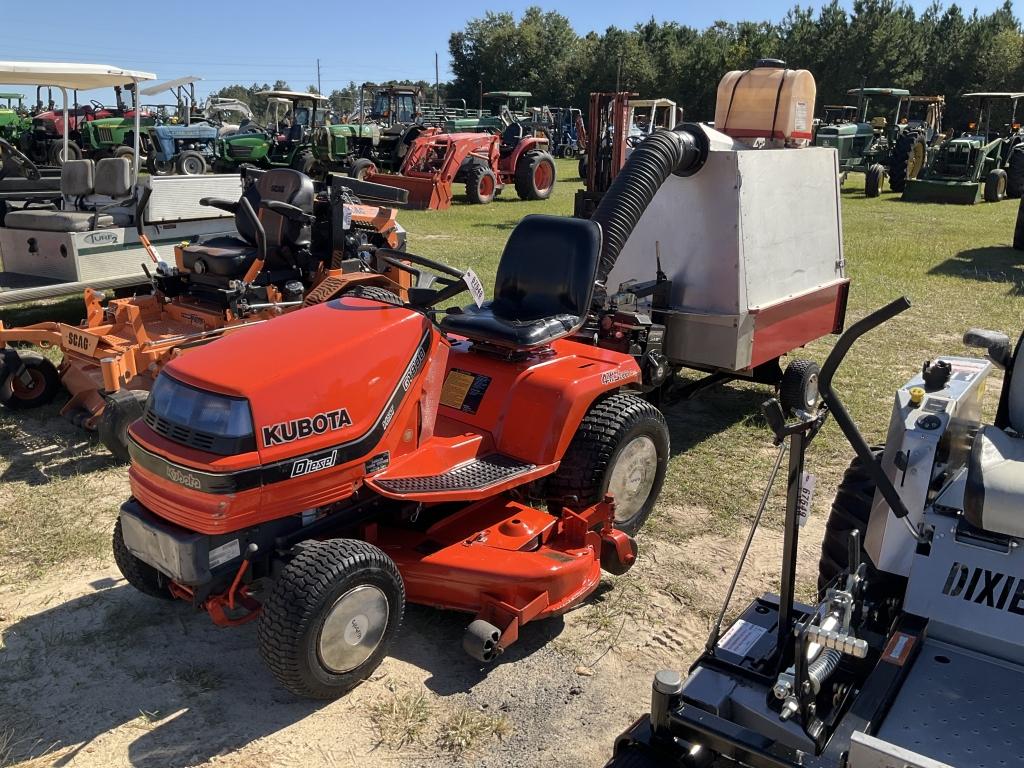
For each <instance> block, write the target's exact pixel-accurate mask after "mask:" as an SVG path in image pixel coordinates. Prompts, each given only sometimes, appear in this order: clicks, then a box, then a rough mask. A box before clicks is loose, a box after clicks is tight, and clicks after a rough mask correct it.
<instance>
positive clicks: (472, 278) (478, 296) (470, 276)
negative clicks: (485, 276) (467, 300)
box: [462, 269, 485, 307]
mask: <svg viewBox="0 0 1024 768" xmlns="http://www.w3.org/2000/svg"><path fill="white" fill-rule="evenodd" d="M462 279H463V281H465V283H466V286H467V287H468V288H469V294H470V296H472V297H473V301H474V302H475V303H476V305H477V306H478V307H482V306H483V305H484V298H485V294H484V284H483V283H481V282H480V278H479V277H477V276H476V272H474V271H473V270H472V269H467V270H466V273H465V274H464V275H463V276H462Z"/></svg>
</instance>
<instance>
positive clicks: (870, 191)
mask: <svg viewBox="0 0 1024 768" xmlns="http://www.w3.org/2000/svg"><path fill="white" fill-rule="evenodd" d="M883 179H885V167H884V166H883V165H881V164H880V163H874V164H873V165H871V166H870V167H869V168H868V172H867V173H866V174H865V175H864V196H865V197H878V195H879V194H881V192H882V180H883Z"/></svg>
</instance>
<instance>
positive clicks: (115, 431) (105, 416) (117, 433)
mask: <svg viewBox="0 0 1024 768" xmlns="http://www.w3.org/2000/svg"><path fill="white" fill-rule="evenodd" d="M148 399H149V392H147V391H146V390H139V389H119V390H118V391H117V392H114V393H113V394H111V395H108V396H107V397H106V399H105V404H104V406H103V413H102V414H100V420H99V423H98V424H97V425H96V431H97V432H98V433H99V437H100V442H101V443H103V445H104V446H105V447H106V449H107V450H108V451H110V453H111V454H113V456H114V458H115V459H117V460H118V461H120V462H122V463H124V464H127V463H128V461H129V460H130V459H131V456H129V454H128V427H130V426H131V425H132V424H134V423H135V422H136V421H138V420H139V419H141V418H142V412H143V411H144V410H145V408H146V400H148Z"/></svg>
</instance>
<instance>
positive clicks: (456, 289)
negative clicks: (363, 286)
mask: <svg viewBox="0 0 1024 768" xmlns="http://www.w3.org/2000/svg"><path fill="white" fill-rule="evenodd" d="M376 254H377V256H379V257H380V258H381V259H382V260H383V261H384V262H385V263H387V264H389V265H391V266H392V267H394V268H395V269H400V270H402V271H403V272H408V273H409V274H411V275H415V276H416V277H417V282H419V280H418V278H419V277H420V274H421V272H420V270H418V269H413V268H412V267H410V266H409V265H408V264H405V263H403V262H406V261H411V262H412V263H413V264H419V265H420V266H422V267H426V268H427V269H429V270H432V271H434V272H440V273H441V274H442V275H447V276H448V277H441V278H439V279H438V283H440V284H441V286H442V287H441V288H440V289H439V290H436V291H430V289H427V288H424V289H423V292H424V294H425V295H423V296H422V297H419V296H417V298H416V299H415V300H413V299H412V297H410V301H409V303H410V304H411V305H413V306H416V307H425V308H426V307H436V306H437V305H438V304H440V303H441V302H443V301H448V300H449V299H451V298H454V297H455V296H458V295H459V294H460V293H462V292H463V291H467V290H469V286H468V285H467V284H466V281H465V279H464V278H465V273H464V272H460V271H459V270H457V269H455V268H454V267H449V266H448V265H447V264H442V263H441V262H439V261H434V260H433V259H428V258H427V257H426V256H417V255H416V254H415V253H407V252H405V251H396V250H394V249H393V248H378V249H377V251H376Z"/></svg>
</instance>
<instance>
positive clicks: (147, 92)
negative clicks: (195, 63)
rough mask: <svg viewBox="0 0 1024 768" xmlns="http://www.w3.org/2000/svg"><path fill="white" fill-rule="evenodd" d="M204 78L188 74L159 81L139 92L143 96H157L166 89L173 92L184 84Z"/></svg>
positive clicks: (190, 83)
mask: <svg viewBox="0 0 1024 768" xmlns="http://www.w3.org/2000/svg"><path fill="white" fill-rule="evenodd" d="M202 79H203V78H201V77H196V76H195V75H188V76H187V77H179V78H178V79H177V80H168V81H167V82H166V83H157V84H156V85H151V86H149V87H148V88H141V89H139V93H141V94H142V95H143V96H156V94H158V93H163V92H164V91H171V92H172V93H173V92H175V91H176V90H177V89H178V88H180V87H181V86H183V85H192V83H198V82H199V81H200V80H202Z"/></svg>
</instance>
